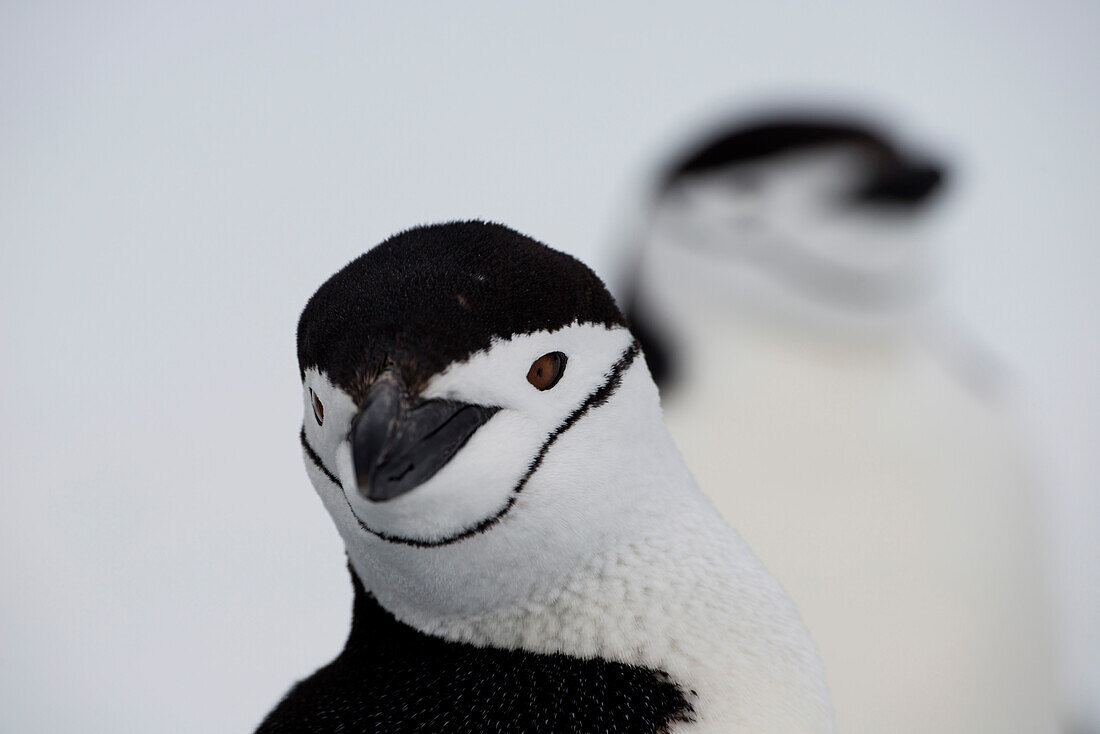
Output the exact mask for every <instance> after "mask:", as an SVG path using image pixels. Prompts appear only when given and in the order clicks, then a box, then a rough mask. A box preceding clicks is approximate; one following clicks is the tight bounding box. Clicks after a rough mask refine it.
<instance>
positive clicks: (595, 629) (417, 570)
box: [260, 222, 833, 734]
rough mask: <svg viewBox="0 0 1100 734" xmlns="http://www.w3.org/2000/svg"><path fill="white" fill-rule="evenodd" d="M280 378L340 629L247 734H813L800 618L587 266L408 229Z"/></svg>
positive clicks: (319, 313) (323, 311)
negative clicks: (691, 449)
mask: <svg viewBox="0 0 1100 734" xmlns="http://www.w3.org/2000/svg"><path fill="white" fill-rule="evenodd" d="M298 358H299V365H300V370H301V378H302V396H303V405H304V412H305V420H304V424H303V427H302V431H301V443H302V448H303V452H304V454H305V461H306V467H307V470H308V473H309V476H310V478H311V480H312V482H313V484H314V486H315V488H316V490H317V492H318V494H319V495H320V497H321V499H322V501H323V503H324V505H325V507H326V508H327V509H328V511H329V513H330V514H331V516H332V518H333V520H334V522H335V524H336V527H337V529H338V530H339V532H340V534H341V536H342V537H343V540H344V543H345V546H346V549H347V553H348V558H349V561H350V567H351V571H352V577H353V583H354V586H355V592H356V593H355V605H354V618H353V622H352V631H351V635H350V637H349V639H348V642H347V646H346V648H345V650H344V651H343V653H341V655H340V656H339V657H337V658H336V659H335V660H334V661H333V662H332V663H330V664H329V665H327V666H325V667H323V668H321V669H320V670H319V671H318V672H317V673H315V674H314V675H313V676H311V677H309V678H307V679H306V680H304V681H302V682H300V683H299V684H297V685H296V686H295V687H294V688H293V689H292V690H291V691H290V692H289V693H288V694H287V696H286V697H285V698H284V699H283V701H282V702H281V703H280V704H279V705H278V706H277V707H276V708H275V709H274V710H273V711H272V712H271V714H270V715H269V716H268V717H267V719H266V720H265V721H264V723H263V724H261V726H260V732H282V731H295V732H337V731H339V732H494V731H495V732H596V731H599V732H608V733H610V734H614V733H616V732H623V733H625V732H631V733H636V732H667V733H670V734H672V733H675V734H680V733H684V734H690V733H702V732H715V733H717V732H722V733H727V732H738V731H743V732H828V731H832V730H833V726H832V712H831V705H830V702H829V697H828V693H827V691H826V688H825V684H824V676H823V671H822V666H821V662H820V660H819V658H818V655H817V652H816V649H815V646H814V643H813V642H812V640H811V639H810V637H809V635H808V633H807V631H806V629H805V627H804V626H803V624H802V622H801V620H800V618H799V615H798V613H797V611H796V609H795V608H794V606H793V604H792V603H791V602H790V600H789V598H788V597H787V596H786V594H785V593H784V592H783V590H782V589H781V588H780V586H779V584H778V583H777V582H776V581H775V580H774V579H773V578H772V577H771V576H770V575H769V574H768V572H767V571H766V570H765V568H764V566H763V565H762V564H761V563H760V562H759V561H758V560H757V559H756V557H755V556H754V555H753V554H752V552H751V551H750V550H749V548H748V547H747V546H746V545H745V543H744V542H743V541H742V540H741V539H740V537H739V536H738V535H737V534H736V532H735V531H733V530H732V529H731V528H730V527H729V526H728V525H726V523H725V522H724V521H723V520H722V519H721V517H720V516H719V515H718V513H717V512H716V511H715V510H714V508H713V507H712V506H711V505H710V503H709V502H708V501H707V499H706V498H705V497H704V495H703V494H702V493H701V492H700V491H699V490H698V489H697V487H696V485H695V483H694V481H693V479H692V477H691V475H690V473H689V472H688V470H687V469H686V467H685V466H684V464H683V462H682V460H681V459H680V456H679V454H678V452H677V451H676V449H675V447H674V446H673V443H672V440H671V438H670V437H669V435H668V433H667V431H666V429H665V427H664V424H663V422H662V420H661V413H660V408H659V404H658V395H657V389H656V387H655V385H654V384H653V381H652V380H651V378H650V375H649V372H648V371H647V369H646V365H645V362H644V360H643V359H642V358H641V357H640V354H639V348H638V346H637V344H636V343H635V340H634V337H633V336H632V335H631V333H630V331H629V330H628V329H627V327H626V325H625V322H624V320H623V317H622V316H621V314H620V312H619V310H618V308H617V307H616V305H615V303H614V301H613V299H612V298H611V296H610V295H609V293H608V292H607V291H606V289H605V288H604V286H603V284H602V283H601V282H600V280H599V279H598V278H597V277H596V276H595V275H594V274H593V273H592V272H591V271H590V270H589V269H588V268H586V267H585V266H584V265H582V264H581V263H579V262H578V261H576V260H574V259H573V258H571V257H569V256H567V255H564V254H562V253H559V252H556V251H554V250H551V249H550V248H547V247H545V246H544V245H541V244H539V243H537V242H535V241H534V240H531V239H530V238H527V237H525V236H523V235H520V234H518V233H516V232H514V231H512V230H510V229H508V228H506V227H503V226H500V225H494V224H485V223H481V222H461V223H452V224H445V225H436V226H428V227H421V228H416V229H412V230H409V231H407V232H404V233H402V234H399V235H396V236H394V237H392V238H390V239H389V240H387V241H386V242H384V243H382V244H381V245H379V246H377V247H376V248H374V249H372V250H370V251H368V252H367V253H366V254H364V255H363V256H361V257H359V258H358V259H356V260H354V261H353V262H351V263H350V264H349V265H347V266H346V267H345V268H344V269H342V270H341V271H339V272H338V273H337V274H336V275H334V276H333V277H332V278H330V279H329V280H328V281H327V282H326V283H325V284H324V285H322V286H321V288H320V289H319V290H318V291H317V292H316V293H315V294H314V296H313V297H312V298H311V299H310V301H309V303H308V305H307V306H306V308H305V311H304V312H303V314H302V317H301V320H300V322H299V327H298ZM731 481H733V480H731Z"/></svg>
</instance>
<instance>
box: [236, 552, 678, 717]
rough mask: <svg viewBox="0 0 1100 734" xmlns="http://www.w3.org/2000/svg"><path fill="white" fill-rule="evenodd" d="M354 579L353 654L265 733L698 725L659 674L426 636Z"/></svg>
mask: <svg viewBox="0 0 1100 734" xmlns="http://www.w3.org/2000/svg"><path fill="white" fill-rule="evenodd" d="M352 578H353V580H354V584H355V610H354V618H353V620H352V629H351V635H350V636H349V638H348V641H347V645H346V646H345V648H344V651H343V652H342V653H341V654H340V655H339V656H338V657H337V658H336V659H335V660H333V661H332V662H331V663H329V664H328V665H326V666H325V667H323V668H321V669H320V670H318V671H317V672H316V673H314V674H313V675H312V676H311V677H309V678H307V679H306V680H304V681H302V682H301V683H299V684H298V685H296V686H295V687H294V688H293V689H291V691H290V692H289V693H288V694H287V695H286V697H285V698H284V699H283V700H282V702H281V703H280V704H279V705H278V706H277V707H276V708H275V710H273V711H272V712H271V713H270V714H269V715H268V716H267V718H266V719H265V720H264V722H263V723H262V724H261V725H260V728H259V729H258V730H257V734H282V733H284V732H285V733H287V734H290V733H291V732H293V734H327V733H331V734H336V733H337V732H347V733H349V734H350V733H351V732H356V733H362V734H369V733H372V732H378V733H379V734H382V733H383V732H384V733H385V734H407V733H411V732H422V733H423V734H437V733H438V732H448V734H482V733H483V732H500V733H502V734H503V733H504V732H509V733H511V732H517V733H521V732H560V733H561V734H589V733H590V732H602V733H603V734H627V733H628V732H629V734H661V733H663V732H667V731H668V727H669V726H670V725H671V724H673V723H675V722H681V721H688V720H690V717H691V715H692V709H691V705H690V703H689V702H688V700H687V698H686V696H685V694H684V692H683V691H682V690H681V689H680V688H679V687H678V686H677V685H676V684H675V683H674V682H672V681H671V680H670V679H669V678H668V676H667V675H665V674H663V673H661V672H660V671H656V670H650V669H648V668H642V667H637V666H632V665H626V664H623V663H615V662H610V661H606V660H600V659H581V658H574V657H570V656H567V655H562V654H539V653H533V652H526V651H523V650H503V649H497V648H486V647H476V646H474V645H468V644H464V643H458V642H450V641H447V640H443V639H441V638H438V637H432V636H429V635H425V634H422V633H420V632H418V631H417V630H415V629H413V628H412V627H409V626H407V625H404V624H402V623H400V622H398V621H397V620H396V619H394V617H393V616H391V615H390V614H389V613H388V612H387V611H386V610H384V609H383V608H382V607H381V606H379V604H378V602H376V601H375V600H374V597H372V596H371V595H370V594H368V593H367V592H366V591H365V590H364V589H363V585H362V584H361V583H360V582H359V579H358V578H356V577H355V574H354V572H353V573H352Z"/></svg>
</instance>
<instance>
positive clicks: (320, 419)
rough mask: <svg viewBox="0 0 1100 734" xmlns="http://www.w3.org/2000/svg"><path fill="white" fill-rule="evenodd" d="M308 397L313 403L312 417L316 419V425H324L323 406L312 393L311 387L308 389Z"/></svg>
mask: <svg viewBox="0 0 1100 734" xmlns="http://www.w3.org/2000/svg"><path fill="white" fill-rule="evenodd" d="M309 397H310V399H311V400H312V401H313V417H314V418H316V419H317V425H319V426H320V425H324V422H325V406H324V404H323V403H322V402H321V399H320V398H319V397H317V394H316V393H315V392H313V388H312V387H311V388H310V389H309Z"/></svg>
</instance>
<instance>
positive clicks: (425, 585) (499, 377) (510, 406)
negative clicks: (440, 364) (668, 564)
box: [303, 324, 663, 611]
mask: <svg viewBox="0 0 1100 734" xmlns="http://www.w3.org/2000/svg"><path fill="white" fill-rule="evenodd" d="M632 343H633V337H632V336H631V335H630V333H629V331H627V330H626V329H624V328H606V327H604V326H598V325H591V324H586V325H572V326H569V327H566V328H563V329H560V330H558V331H555V332H552V333H548V332H536V333H533V334H526V335H520V336H516V337H513V338H511V339H507V340H496V341H495V342H494V343H493V344H492V346H491V347H490V348H489V349H488V350H486V351H482V352H478V353H476V354H474V355H471V356H470V357H469V358H468V359H467V360H465V361H463V362H459V363H455V364H452V365H451V366H450V367H448V368H447V369H446V370H444V371H443V372H442V373H440V374H438V375H436V376H435V377H433V378H432V379H431V380H430V381H429V382H428V384H427V385H426V387H425V389H424V390H423V392H422V394H421V396H420V398H421V399H425V400H427V399H437V398H438V399H445V400H454V401H459V402H462V403H468V404H474V405H484V406H493V407H497V408H499V410H498V411H497V412H496V413H495V414H494V415H493V416H492V417H491V418H489V420H488V422H486V423H485V424H484V425H482V426H481V427H480V428H479V429H478V430H477V431H476V432H474V433H473V435H472V436H471V437H470V438H469V440H468V441H467V442H466V444H465V445H464V446H463V447H462V448H461V449H460V450H459V451H458V452H457V453H456V454H455V455H454V456H453V457H452V458H451V459H450V460H449V461H448V462H447V463H446V464H444V465H443V466H442V468H441V469H439V470H438V472H437V473H436V474H434V475H433V476H431V477H430V478H429V479H428V480H427V481H425V482H423V483H422V484H420V485H419V486H417V487H415V488H414V489H412V490H411V491H408V492H406V493H405V494H401V495H399V496H397V497H395V498H393V499H389V500H385V501H372V500H370V499H367V498H366V497H364V496H362V495H361V494H360V492H359V491H358V490H357V483H356V477H355V470H354V467H353V463H352V447H351V444H350V441H349V431H350V430H351V426H352V421H353V420H354V419H355V416H356V414H357V408H356V405H355V403H354V401H353V400H352V399H351V398H350V397H349V396H348V395H347V394H345V393H344V392H342V391H341V390H339V389H338V388H336V387H335V386H334V385H333V384H332V383H331V382H330V381H329V380H328V379H327V378H326V376H325V375H324V374H322V373H320V372H318V371H317V370H313V369H311V370H307V372H306V374H305V380H304V384H303V404H304V408H305V419H304V436H305V440H306V441H307V442H308V445H309V447H311V448H312V450H313V451H314V452H316V454H317V457H318V458H319V459H320V461H321V463H322V464H323V465H324V467H326V469H327V471H328V472H330V473H331V474H333V475H335V476H336V478H338V480H339V483H338V484H337V483H334V482H333V481H332V480H331V478H330V477H329V476H327V475H326V473H325V472H324V471H322V470H320V469H319V468H318V467H317V466H316V465H315V462H314V461H312V460H311V458H310V457H309V456H308V454H307V457H306V466H307V469H308V470H309V474H310V477H311V479H312V480H313V482H314V485H315V487H316V489H317V491H318V493H319V494H320V495H321V498H322V500H323V501H324V502H325V505H326V507H327V508H328V510H329V512H330V513H331V514H332V516H333V518H334V520H335V521H336V524H337V527H338V529H339V530H340V533H341V535H342V536H343V537H344V540H345V543H346V545H347V547H348V552H349V556H350V557H351V560H352V562H353V564H354V565H355V567H356V570H357V571H358V572H359V575H360V577H361V578H363V581H364V584H365V585H366V586H367V588H368V589H369V590H371V591H373V592H374V593H375V594H376V595H378V596H380V597H387V596H389V599H388V601H389V602H390V604H391V605H396V606H401V605H405V606H407V607H416V608H423V607H425V606H429V607H431V606H433V605H440V604H445V605H448V607H449V608H451V610H452V611H453V605H454V604H458V605H460V607H461V606H462V605H463V604H467V603H468V604H470V605H473V606H474V607H476V606H478V605H479V604H482V603H487V602H486V599H485V598H483V599H481V600H480V601H478V600H477V599H475V598H474V597H477V596H478V595H479V594H480V593H484V594H485V595H486V598H488V597H492V598H493V599H497V598H502V597H503V596H506V595H507V594H508V593H509V592H510V591H511V589H508V588H498V587H500V586H502V585H503V584H496V583H493V584H489V585H488V586H487V585H486V580H485V579H484V578H482V577H481V576H482V575H483V574H486V573H490V574H498V575H499V574H501V573H503V572H502V570H501V569H500V568H497V566H498V565H499V562H500V560H501V558H502V557H503V558H506V559H508V564H509V567H512V566H516V565H522V562H521V559H527V561H528V562H529V563H530V564H533V565H534V566H538V568H537V569H532V568H529V569H527V571H528V572H530V571H532V570H536V571H538V573H547V572H552V571H553V570H554V569H552V568H549V567H548V566H547V559H554V558H556V559H559V561H560V562H559V563H558V565H561V563H567V562H569V558H570V557H571V556H572V555H573V554H576V553H583V550H584V548H585V546H586V545H587V544H588V541H587V540H585V539H586V538H595V537H598V536H600V535H601V534H605V533H606V528H604V527H603V526H602V525H601V523H602V522H604V520H605V519H604V518H601V517H590V518H586V521H585V522H575V523H572V524H571V525H570V527H568V528H555V527H549V528H543V527H540V526H539V523H542V522H546V520H547V518H548V517H553V516H554V515H555V513H557V517H559V518H562V519H564V518H567V517H569V516H570V515H569V512H570V511H583V510H584V508H583V507H571V508H562V507H554V503H555V502H557V501H559V500H560V501H561V502H564V503H573V504H577V501H578V500H577V498H578V495H576V494H571V493H570V492H569V491H564V492H561V493H560V494H554V495H549V496H548V495H547V493H544V492H543V491H542V490H543V484H544V482H543V481H542V480H543V479H544V476H545V475H546V474H547V473H550V474H554V473H557V475H558V476H560V475H561V474H562V472H563V471H564V472H565V473H572V474H576V473H577V471H578V470H579V469H584V468H586V467H588V466H590V465H591V464H593V463H598V462H600V460H601V455H600V452H601V444H600V442H599V441H592V442H590V443H589V445H587V446H585V445H578V444H577V442H576V441H567V440H564V438H565V437H566V436H569V435H570V434H573V433H574V432H578V431H579V432H581V433H584V432H586V431H587V430H588V426H587V425H586V424H587V423H589V422H591V421H593V420H602V421H605V422H606V421H607V420H608V419H609V417H614V416H615V415H616V414H617V412H618V410H619V408H618V406H619V401H618V398H619V397H621V396H620V395H618V394H616V395H613V396H612V398H611V400H609V401H608V403H607V404H605V405H601V406H599V407H597V408H589V409H586V410H585V412H584V414H583V415H582V416H581V417H579V418H576V417H575V416H574V414H575V413H576V412H577V411H579V410H581V409H582V407H583V406H585V405H586V401H587V400H589V397H590V396H591V395H592V394H593V393H595V392H596V391H598V390H599V389H600V388H601V387H602V386H604V385H605V383H607V382H608V380H609V375H611V373H612V372H613V368H614V366H615V365H616V363H618V362H620V360H621V359H622V358H623V356H624V354H625V353H627V352H628V351H629V350H630V348H631V345H632ZM551 352H561V353H563V354H564V355H566V357H567V361H566V363H565V368H564V370H563V372H562V373H561V377H560V379H559V380H558V382H557V383H556V384H554V386H553V387H551V388H550V389H545V390H540V389H538V388H536V387H535V386H534V385H532V383H531V382H529V381H528V371H529V370H530V369H531V366H532V363H534V362H535V361H536V360H538V359H539V358H540V357H541V356H543V355H545V354H548V353H551ZM638 370H641V376H642V377H643V378H644V381H645V382H648V383H649V385H650V387H652V383H651V381H650V380H649V377H648V374H647V373H645V372H644V362H643V360H642V359H641V358H640V357H639V358H638V359H636V360H634V362H633V363H632V365H631V367H630V368H629V369H627V370H626V371H625V373H624V377H625V376H626V373H631V372H638ZM637 381H638V378H637V376H632V377H631V379H630V380H627V381H626V382H629V383H630V384H631V385H632V386H633V384H634V383H636V382H637ZM631 389H636V388H633V387H632V388H631ZM311 392H312V394H313V395H316V397H317V398H318V399H319V400H320V402H321V403H322V404H323V406H324V414H323V421H321V422H319V421H318V420H317V418H316V414H315V409H314V406H313V400H312V396H311ZM651 399H652V402H653V404H654V406H655V405H656V393H655V391H653V394H652V396H651ZM627 412H628V413H629V410H628V411H627ZM596 413H601V414H603V415H602V416H596V418H595V419H594V415H595V414H596ZM631 415H632V418H631V420H634V421H637V416H636V415H634V414H631ZM654 415H655V416H657V419H656V420H657V423H658V424H660V420H659V414H658V413H656V412H654ZM571 418H573V419H575V420H571ZM563 426H568V427H567V429H566V430H565V431H561V428H562V427H563ZM661 429H662V430H663V426H661ZM630 436H631V432H630V431H629V430H627V431H625V432H623V433H622V438H623V440H630ZM614 438H615V439H618V438H620V436H615V437H614ZM559 439H562V440H559ZM540 456H541V459H540ZM536 462H538V466H537V467H536V468H535V470H534V471H533V472H532V471H531V470H532V467H533V466H534V465H535V464H536ZM521 486H522V491H520V492H519V493H518V494H517V489H518V488H520V487H521ZM605 500H607V498H602V500H593V502H592V505H591V506H592V507H597V506H599V505H600V502H601V501H605ZM584 501H587V500H584ZM615 501H618V500H617V499H616V500H615ZM533 508H537V511H536V510H533ZM536 515H538V517H536ZM577 517H578V518H583V517H584V515H583V512H582V514H580V515H577ZM540 518H541V519H540ZM550 522H551V524H552V523H553V521H552V520H551V521H550ZM482 526H484V527H482ZM563 545H564V546H568V547H567V548H562V547H560V546H563ZM551 565H553V564H551ZM516 576H517V578H519V577H520V576H521V574H518V573H517V574H516ZM500 578H505V576H503V575H502V576H500ZM511 586H512V587H514V586H515V584H514V583H513V584H511ZM517 591H518V589H517ZM391 608H392V607H391Z"/></svg>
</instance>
